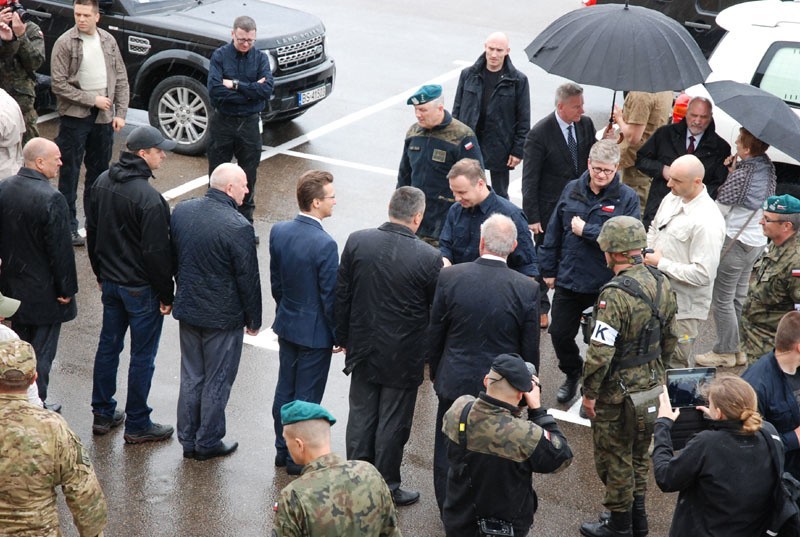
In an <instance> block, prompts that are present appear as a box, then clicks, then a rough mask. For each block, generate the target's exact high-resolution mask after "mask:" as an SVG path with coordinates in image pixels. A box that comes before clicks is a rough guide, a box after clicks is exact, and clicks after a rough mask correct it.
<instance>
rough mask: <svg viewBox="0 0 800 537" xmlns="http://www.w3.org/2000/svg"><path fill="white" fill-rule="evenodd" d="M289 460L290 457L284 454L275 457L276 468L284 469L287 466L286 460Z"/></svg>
mask: <svg viewBox="0 0 800 537" xmlns="http://www.w3.org/2000/svg"><path fill="white" fill-rule="evenodd" d="M288 458H289V455H287V454H284V453H278V454H277V455H275V467H276V468H283V467H284V466H286V459H288Z"/></svg>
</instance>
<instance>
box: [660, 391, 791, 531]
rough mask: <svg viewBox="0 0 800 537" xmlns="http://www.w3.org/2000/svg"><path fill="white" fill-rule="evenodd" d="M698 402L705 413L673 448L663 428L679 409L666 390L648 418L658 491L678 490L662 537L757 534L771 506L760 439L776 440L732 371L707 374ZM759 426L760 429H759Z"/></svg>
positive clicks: (774, 475)
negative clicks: (705, 423) (702, 425)
mask: <svg viewBox="0 0 800 537" xmlns="http://www.w3.org/2000/svg"><path fill="white" fill-rule="evenodd" d="M706 395H707V398H708V406H707V407H705V406H699V407H697V409H698V410H702V411H703V412H704V413H705V414H706V416H707V417H709V418H711V420H713V421H712V422H711V426H710V428H709V429H708V430H705V431H702V432H700V433H697V434H696V435H695V436H694V437H693V438H692V439H691V440H689V442H688V443H687V444H686V447H685V448H684V449H683V450H682V451H681V452H680V453H679V454H677V455H675V454H674V453H673V450H672V439H671V437H670V429H671V428H672V425H673V423H674V422H675V420H676V419H677V418H678V414H679V411H678V410H674V409H673V408H672V406H671V405H670V402H669V396H668V395H667V390H666V388H664V393H663V394H662V395H661V406H660V407H659V410H658V419H657V420H656V425H655V433H654V434H655V446H654V450H653V472H654V473H655V477H656V483H658V486H659V488H660V489H661V490H662V491H663V492H676V491H677V492H679V495H678V503H677V505H676V506H675V514H674V515H673V518H672V527H671V528H670V532H669V535H670V537H677V536H687V535H691V536H693V537H754V536H759V535H764V532H765V531H766V529H767V526H768V524H769V523H770V519H771V515H772V513H773V507H774V503H773V499H774V497H775V490H776V487H777V486H778V471H777V469H776V468H775V466H773V464H774V462H773V454H772V453H773V452H772V451H771V450H770V445H769V444H768V443H767V442H772V441H774V442H777V443H778V446H777V448H778V449H777V450H773V451H774V452H775V453H777V454H779V455H778V456H780V457H783V445H782V444H781V443H780V437H779V436H778V434H777V432H776V431H775V428H774V427H772V425H771V424H769V423H768V422H765V421H762V419H761V415H759V413H758V410H757V408H758V406H757V403H756V393H755V391H753V388H752V387H751V386H750V385H749V384H748V383H747V382H745V381H744V380H742V379H740V378H739V377H735V376H732V375H723V376H719V377H717V378H716V379H714V380H713V381H712V382H711V383H710V384H709V385H708V389H707V392H706ZM762 428H763V429H764V431H765V432H766V433H767V434H766V435H765V434H762V433H761V429H762Z"/></svg>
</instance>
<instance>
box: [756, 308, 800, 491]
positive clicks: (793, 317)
mask: <svg viewBox="0 0 800 537" xmlns="http://www.w3.org/2000/svg"><path fill="white" fill-rule="evenodd" d="M798 367H800V311H790V312H789V313H786V314H784V315H783V317H781V320H780V322H779V323H778V328H777V331H776V332H775V349H774V350H771V351H769V352H767V353H766V354H764V356H762V357H761V358H759V359H758V360H757V361H756V362H755V363H753V364H752V365H750V367H748V368H747V369H746V370H745V372H744V373H742V378H743V379H744V380H746V381H747V382H749V383H750V385H751V386H752V387H753V389H754V390H755V391H756V396H757V398H758V412H759V414H761V417H762V418H764V419H765V420H767V421H768V422H770V423H771V424H772V425H774V426H775V429H776V430H777V431H778V433H780V435H781V440H782V441H783V447H784V450H785V454H786V463H785V465H784V468H785V470H786V471H787V472H789V473H791V474H792V475H793V476H794V477H795V478H797V479H800V404H798V396H800V375H797V368H798Z"/></svg>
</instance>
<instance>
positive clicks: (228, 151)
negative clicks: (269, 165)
mask: <svg viewBox="0 0 800 537" xmlns="http://www.w3.org/2000/svg"><path fill="white" fill-rule="evenodd" d="M231 36H232V40H231V42H230V43H228V44H227V45H223V46H221V47H219V48H218V49H217V50H215V51H214V54H212V56H211V64H210V65H209V67H208V95H209V98H210V99H211V106H212V107H213V108H214V113H213V114H212V116H211V122H210V123H209V126H208V140H209V142H208V149H207V151H206V155H207V156H208V175H209V176H211V173H212V172H213V171H214V170H216V169H217V166H219V165H220V164H222V163H224V162H230V161H231V158H232V157H234V156H235V157H236V162H237V163H238V164H239V166H241V167H242V169H243V170H244V172H245V173H246V174H247V190H248V193H247V195H246V196H245V198H244V202H243V203H242V204H241V206H240V207H239V211H240V212H241V213H242V214H243V215H244V217H245V218H247V220H248V221H250V222H251V223H252V222H253V211H254V210H255V191H256V174H257V172H258V164H259V162H261V146H262V143H261V111H262V110H264V107H265V106H266V104H267V101H268V100H269V98H270V95H272V86H273V79H272V71H270V69H269V59H267V55H266V54H265V53H264V52H262V51H261V50H259V49H258V47H256V46H255V43H256V21H254V20H253V19H252V18H250V17H248V16H246V15H243V16H241V17H236V20H235V21H233V31H232V32H231ZM256 242H258V238H256Z"/></svg>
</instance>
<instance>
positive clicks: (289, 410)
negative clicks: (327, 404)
mask: <svg viewBox="0 0 800 537" xmlns="http://www.w3.org/2000/svg"><path fill="white" fill-rule="evenodd" d="M306 420H328V423H330V424H331V425H333V424H334V423H336V418H334V417H333V416H331V413H330V412H328V411H327V410H325V409H324V408H322V407H321V406H319V405H318V404H316V403H309V402H308V401H292V402H291V403H286V404H285V405H283V406H282V407H281V423H283V424H284V425H289V424H290V423H297V422H298V421H306Z"/></svg>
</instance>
